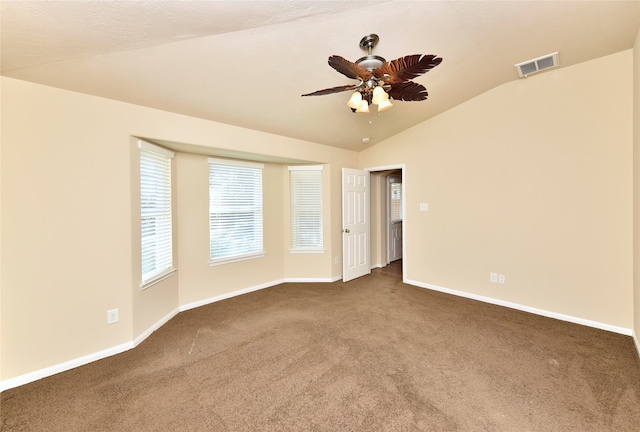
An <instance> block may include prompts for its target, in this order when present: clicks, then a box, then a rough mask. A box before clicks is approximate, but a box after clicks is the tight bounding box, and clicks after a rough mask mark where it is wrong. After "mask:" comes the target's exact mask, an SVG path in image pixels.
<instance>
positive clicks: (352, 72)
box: [329, 55, 371, 81]
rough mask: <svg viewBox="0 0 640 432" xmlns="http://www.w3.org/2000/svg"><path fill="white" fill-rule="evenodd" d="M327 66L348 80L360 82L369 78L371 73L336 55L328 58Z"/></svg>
mask: <svg viewBox="0 0 640 432" xmlns="http://www.w3.org/2000/svg"><path fill="white" fill-rule="evenodd" d="M329 66H331V67H332V68H334V69H335V70H337V71H338V72H340V73H341V74H342V75H344V76H346V77H348V78H353V79H361V80H362V81H367V80H368V79H370V78H371V72H369V71H368V70H367V69H365V68H363V67H362V66H360V65H359V64H357V63H353V62H350V61H349V60H347V59H345V58H344V57H340V56H338V55H332V56H331V57H329Z"/></svg>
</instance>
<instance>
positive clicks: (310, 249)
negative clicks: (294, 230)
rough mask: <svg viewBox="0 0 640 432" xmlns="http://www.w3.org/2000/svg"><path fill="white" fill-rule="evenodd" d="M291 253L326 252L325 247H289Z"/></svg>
mask: <svg viewBox="0 0 640 432" xmlns="http://www.w3.org/2000/svg"><path fill="white" fill-rule="evenodd" d="M289 253H292V254H307V253H309V254H321V253H324V249H318V248H295V249H289Z"/></svg>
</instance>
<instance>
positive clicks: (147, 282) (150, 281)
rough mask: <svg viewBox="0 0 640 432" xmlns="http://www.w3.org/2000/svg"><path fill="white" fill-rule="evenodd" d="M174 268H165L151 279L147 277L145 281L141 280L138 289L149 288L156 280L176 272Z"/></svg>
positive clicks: (160, 280) (158, 280)
mask: <svg viewBox="0 0 640 432" xmlns="http://www.w3.org/2000/svg"><path fill="white" fill-rule="evenodd" d="M176 271H177V270H176V269H171V270H167V271H166V272H164V273H161V274H159V275H158V276H154V277H153V278H152V279H149V280H148V281H146V282H143V283H141V284H140V289H141V290H144V289H147V288H149V287H150V286H151V285H155V284H157V283H158V282H162V281H163V280H165V279H167V278H169V277H171V276H173V274H174V273H175V272H176Z"/></svg>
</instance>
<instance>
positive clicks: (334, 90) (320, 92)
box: [302, 84, 357, 96]
mask: <svg viewBox="0 0 640 432" xmlns="http://www.w3.org/2000/svg"><path fill="white" fill-rule="evenodd" d="M356 87H357V85H356V84H349V85H343V86H338V87H331V88H327V89H324V90H318V91H314V92H313V93H307V94H303V95H302V96H322V95H328V94H332V93H340V92H343V91H347V90H355V88H356Z"/></svg>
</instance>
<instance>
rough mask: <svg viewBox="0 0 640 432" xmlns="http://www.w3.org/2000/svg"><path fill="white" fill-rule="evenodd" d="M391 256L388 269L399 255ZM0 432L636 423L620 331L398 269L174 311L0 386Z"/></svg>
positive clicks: (639, 420)
mask: <svg viewBox="0 0 640 432" xmlns="http://www.w3.org/2000/svg"><path fill="white" fill-rule="evenodd" d="M396 267H397V266H396ZM1 415H2V420H3V422H4V428H3V429H2V430H3V432H9V431H30V432H31V431H48V432H51V431H85V432H86V431H136V432H140V431H376V432H381V431H438V432H446V431H518V432H521V431H545V432H551V431H581V432H587V431H598V432H602V431H638V430H640V360H639V359H638V355H637V353H636V351H635V348H634V345H633V341H632V339H631V338H630V337H627V336H622V335H618V334H614V333H609V332H605V331H601V330H596V329H592V328H588V327H583V326H579V325H575V324H570V323H566V322H562V321H557V320H553V319H549V318H543V317H539V316H535V315H532V314H527V313H524V312H519V311H514V310H510V309H507V308H502V307H499V306H493V305H488V304H483V303H480V302H476V301H473V300H468V299H463V298H457V297H454V296H450V295H446V294H442V293H437V292H431V291H428V290H424V289H421V288H416V287H412V286H409V285H405V284H403V283H402V282H401V277H400V276H398V275H397V274H394V267H393V266H391V267H388V268H386V269H379V270H375V271H374V272H373V274H372V275H369V276H365V277H362V278H359V279H357V280H354V281H351V282H348V283H342V282H336V283H333V284H295V283H291V284H284V285H279V286H276V287H273V288H269V289H265V290H262V291H258V292H255V293H251V294H246V295H243V296H239V297H235V298H232V299H229V300H225V301H222V302H218V303H215V304H211V305H208V306H203V307H201V308H198V309H194V310H190V311H187V312H183V313H181V314H179V315H178V316H176V317H175V318H174V319H172V320H171V321H170V322H169V323H167V324H166V325H165V326H164V327H162V328H161V329H159V330H158V331H157V332H155V333H154V334H153V335H151V336H150V337H149V338H148V339H147V340H146V341H144V342H143V343H142V344H140V345H139V346H138V347H137V348H135V349H133V350H130V351H128V352H125V353H123V354H120V355H117V356H113V357H110V358H107V359H104V360H101V361H98V362H95V363H92V364H89V365H86V366H83V367H80V368H76V369H74V370H71V371H68V372H65V373H61V374H58V375H55V376H52V377H49V378H46V379H42V380H40V381H37V382H34V383H31V384H28V385H24V386H22V387H19V388H15V389H11V390H7V391H5V392H4V393H3V394H2V409H1Z"/></svg>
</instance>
